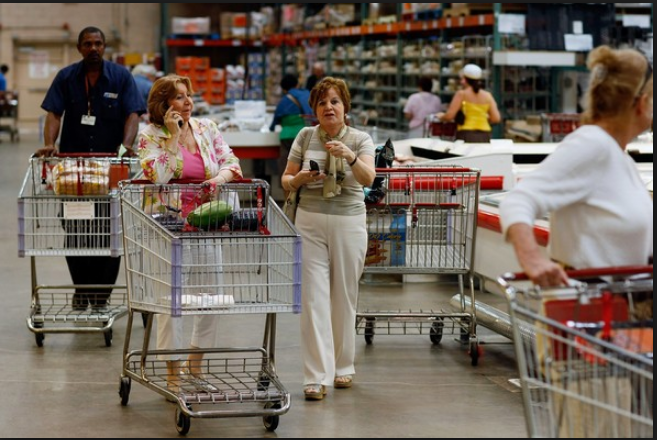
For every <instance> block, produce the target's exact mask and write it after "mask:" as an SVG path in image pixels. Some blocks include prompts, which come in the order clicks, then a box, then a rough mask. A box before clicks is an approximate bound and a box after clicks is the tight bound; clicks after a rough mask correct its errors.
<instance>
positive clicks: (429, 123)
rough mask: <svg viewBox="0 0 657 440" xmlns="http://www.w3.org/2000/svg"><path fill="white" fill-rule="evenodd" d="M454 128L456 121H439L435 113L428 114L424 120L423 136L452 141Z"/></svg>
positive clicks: (454, 134)
mask: <svg viewBox="0 0 657 440" xmlns="http://www.w3.org/2000/svg"><path fill="white" fill-rule="evenodd" d="M456 128H457V124H456V122H447V121H441V120H440V119H439V118H438V117H437V116H436V115H429V116H427V118H426V120H425V122H424V134H423V137H431V138H439V139H441V140H443V141H449V142H454V141H455V140H456Z"/></svg>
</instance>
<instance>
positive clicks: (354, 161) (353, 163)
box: [349, 156, 358, 168]
mask: <svg viewBox="0 0 657 440" xmlns="http://www.w3.org/2000/svg"><path fill="white" fill-rule="evenodd" d="M357 160H358V156H356V157H354V160H352V161H351V163H350V164H349V168H351V167H353V166H354V165H355V164H356V161H357Z"/></svg>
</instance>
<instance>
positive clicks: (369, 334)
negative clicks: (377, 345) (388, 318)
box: [365, 318, 374, 345]
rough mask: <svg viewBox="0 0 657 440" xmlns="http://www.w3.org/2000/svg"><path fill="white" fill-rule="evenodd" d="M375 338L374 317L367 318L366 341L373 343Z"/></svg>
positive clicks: (368, 343) (369, 343)
mask: <svg viewBox="0 0 657 440" xmlns="http://www.w3.org/2000/svg"><path fill="white" fill-rule="evenodd" d="M373 339H374V318H366V320H365V343H366V344H367V345H372V340H373Z"/></svg>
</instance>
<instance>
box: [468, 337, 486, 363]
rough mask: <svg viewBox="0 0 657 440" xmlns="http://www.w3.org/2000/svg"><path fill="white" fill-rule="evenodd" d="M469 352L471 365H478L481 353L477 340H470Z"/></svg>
mask: <svg viewBox="0 0 657 440" xmlns="http://www.w3.org/2000/svg"><path fill="white" fill-rule="evenodd" d="M469 354H470V360H471V362H470V363H471V365H472V366H473V367H476V366H477V365H479V358H480V357H481V355H482V354H483V353H482V348H481V346H480V345H479V342H477V341H476V340H474V341H470V350H469Z"/></svg>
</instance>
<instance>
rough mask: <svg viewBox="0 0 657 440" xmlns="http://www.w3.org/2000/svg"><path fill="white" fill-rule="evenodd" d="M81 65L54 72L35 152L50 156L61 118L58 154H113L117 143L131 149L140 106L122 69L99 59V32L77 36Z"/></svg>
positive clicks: (143, 106)
mask: <svg viewBox="0 0 657 440" xmlns="http://www.w3.org/2000/svg"><path fill="white" fill-rule="evenodd" d="M78 52H80V54H81V55H82V58H83V59H82V61H80V62H78V63H75V64H72V65H70V66H68V67H65V68H63V69H62V70H60V71H59V72H58V73H57V76H56V77H55V79H54V80H53V82H52V84H51V86H50V89H48V93H47V94H46V97H45V99H44V100H43V103H42V104H41V108H42V109H44V110H45V111H47V112H48V114H47V116H46V123H45V128H44V148H43V149H41V150H39V151H38V152H37V154H39V155H46V156H50V155H52V154H54V153H55V150H56V148H55V141H56V139H57V136H58V135H59V130H60V126H61V122H62V116H63V115H64V114H65V115H66V117H65V118H64V123H63V126H61V130H62V136H61V140H60V144H59V152H61V153H116V152H118V150H119V147H120V146H121V144H123V145H124V146H125V148H127V149H128V150H129V152H130V154H132V151H131V147H132V145H133V141H134V139H135V137H136V136H137V132H138V130H139V116H140V115H141V114H142V113H145V112H146V103H145V102H144V99H143V98H142V96H141V95H140V94H139V90H138V89H137V86H136V84H135V81H134V79H133V77H132V75H131V74H130V72H129V71H128V69H126V68H125V67H124V66H120V65H118V64H116V63H113V62H111V61H106V60H103V54H104V53H105V34H103V32H102V31H101V30H100V29H98V28H95V27H87V28H85V29H83V30H82V31H81V32H80V35H79V36H78Z"/></svg>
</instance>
